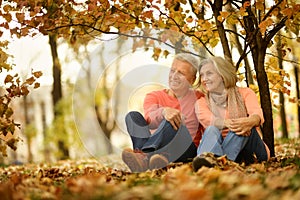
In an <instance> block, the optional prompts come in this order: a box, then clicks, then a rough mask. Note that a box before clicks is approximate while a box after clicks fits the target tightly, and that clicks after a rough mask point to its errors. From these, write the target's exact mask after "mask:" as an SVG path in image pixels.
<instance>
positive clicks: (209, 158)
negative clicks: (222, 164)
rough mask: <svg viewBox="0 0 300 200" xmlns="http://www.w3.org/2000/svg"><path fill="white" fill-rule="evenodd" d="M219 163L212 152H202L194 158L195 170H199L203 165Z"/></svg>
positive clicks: (210, 165)
mask: <svg viewBox="0 0 300 200" xmlns="http://www.w3.org/2000/svg"><path fill="white" fill-rule="evenodd" d="M216 164H217V161H216V158H215V156H214V155H213V154H211V153H205V154H201V155H199V156H197V157H195V158H194V159H193V163H192V166H193V170H194V172H197V171H198V169H200V168H201V167H202V166H205V167H214V166H215V165H216Z"/></svg>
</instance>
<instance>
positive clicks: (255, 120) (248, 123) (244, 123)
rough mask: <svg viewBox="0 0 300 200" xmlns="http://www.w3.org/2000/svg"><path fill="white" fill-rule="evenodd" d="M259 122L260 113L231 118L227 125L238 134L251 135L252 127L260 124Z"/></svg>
mask: <svg viewBox="0 0 300 200" xmlns="http://www.w3.org/2000/svg"><path fill="white" fill-rule="evenodd" d="M259 123H260V117H259V116H258V115H252V116H250V117H243V118H239V119H231V121H230V123H228V126H227V127H228V128H229V130H231V131H233V132H235V133H236V134H237V135H242V136H250V134H251V129H252V128H253V127H255V126H258V125H259Z"/></svg>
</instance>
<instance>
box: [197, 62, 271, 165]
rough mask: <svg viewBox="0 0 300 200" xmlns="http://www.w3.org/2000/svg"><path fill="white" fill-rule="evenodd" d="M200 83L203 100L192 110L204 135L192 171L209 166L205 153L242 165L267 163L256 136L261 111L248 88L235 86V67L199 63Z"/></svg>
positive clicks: (229, 64)
mask: <svg viewBox="0 0 300 200" xmlns="http://www.w3.org/2000/svg"><path fill="white" fill-rule="evenodd" d="M200 81H201V87H202V89H203V91H204V93H205V97H202V98H200V99H199V100H197V102H196V105H195V110H196V115H197V118H198V120H199V122H200V123H201V124H202V125H203V127H204V128H205V131H204V135H203V138H202V140H201V143H200V145H199V147H198V149H197V157H195V158H194V160H193V169H194V171H197V170H198V169H199V168H201V166H203V165H204V166H208V167H211V166H212V163H211V162H209V159H208V158H207V156H205V155H206V152H211V153H213V154H214V155H215V156H222V155H226V156H227V158H228V159H229V160H232V161H236V162H241V161H244V162H245V163H246V164H249V163H253V162H255V159H257V161H259V162H261V161H266V160H268V159H269V157H270V153H269V149H268V147H267V146H266V145H265V143H264V142H263V140H262V139H261V137H262V135H261V134H260V132H261V131H260V125H261V124H262V123H263V122H264V118H263V113H262V109H261V107H260V106H259V103H258V100H257V97H256V94H255V93H254V92H253V91H252V90H251V89H250V88H242V87H238V86H236V82H237V76H236V71H235V67H234V66H233V65H232V64H231V63H230V62H228V61H226V60H225V59H223V58H221V57H211V58H209V59H206V60H203V61H202V62H201V63H200ZM255 157H256V158H255Z"/></svg>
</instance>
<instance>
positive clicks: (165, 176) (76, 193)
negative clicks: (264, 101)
mask: <svg viewBox="0 0 300 200" xmlns="http://www.w3.org/2000/svg"><path fill="white" fill-rule="evenodd" d="M275 152H276V156H275V157H273V158H272V159H271V160H270V161H268V162H264V163H257V164H252V165H249V166H244V165H242V164H236V163H234V162H230V161H228V160H226V159H225V160H224V159H221V160H220V165H218V166H217V167H214V168H206V167H202V168H201V169H199V170H198V172H193V170H192V167H191V163H187V164H180V163H179V164H171V165H169V166H167V167H166V168H164V169H158V170H152V171H150V170H149V171H147V172H143V173H130V172H129V170H128V169H127V167H126V166H125V165H124V163H123V162H122V161H121V159H120V158H119V156H118V155H110V156H106V157H104V158H102V159H101V160H100V161H99V160H95V159H87V160H64V161H60V162H57V163H51V164H46V163H43V164H25V165H10V166H3V167H1V168H0V197H1V199H2V200H7V199H22V200H23V199H109V200H111V199H116V200H127V199H128V200H129V199H149V200H151V199H156V200H158V199H170V200H171V199H172V200H177V199H180V200H189V199H202V200H210V199H215V200H218V199H232V200H235V199H238V200H240V199H256V200H260V199H262V200H269V199H270V200H277V199H278V200H285V199H288V200H289V199H300V170H299V169H300V139H292V140H285V141H282V140H280V141H279V140H278V141H276V142H275Z"/></svg>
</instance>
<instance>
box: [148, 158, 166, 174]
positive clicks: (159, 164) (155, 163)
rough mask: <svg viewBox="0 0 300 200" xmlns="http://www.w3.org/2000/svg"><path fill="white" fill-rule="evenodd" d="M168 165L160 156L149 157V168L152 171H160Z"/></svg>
mask: <svg viewBox="0 0 300 200" xmlns="http://www.w3.org/2000/svg"><path fill="white" fill-rule="evenodd" d="M168 164H169V161H168V159H167V158H166V157H165V156H163V155H161V154H154V155H153V156H151V157H150V161H149V168H150V169H151V170H152V169H160V168H163V167H166V166H167V165H168Z"/></svg>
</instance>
